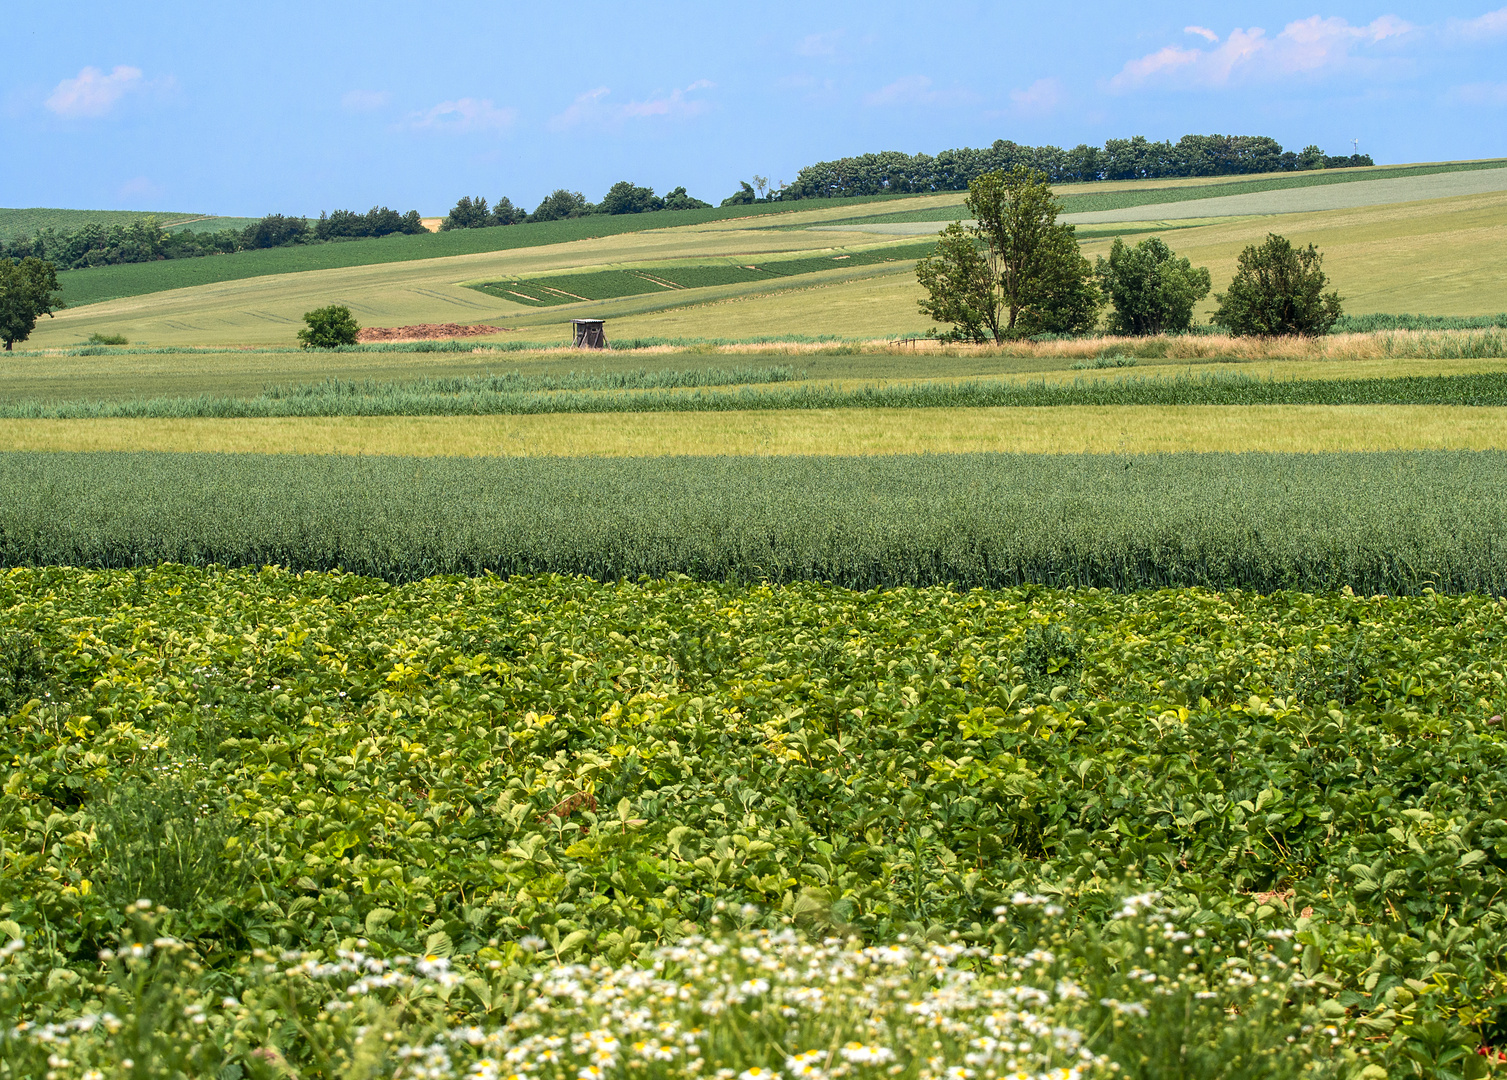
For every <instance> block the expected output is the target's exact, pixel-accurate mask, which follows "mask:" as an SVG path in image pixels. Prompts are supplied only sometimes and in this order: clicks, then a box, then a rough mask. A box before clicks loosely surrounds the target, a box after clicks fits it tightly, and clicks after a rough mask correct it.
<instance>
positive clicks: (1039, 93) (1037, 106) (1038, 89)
mask: <svg viewBox="0 0 1507 1080" xmlns="http://www.w3.org/2000/svg"><path fill="white" fill-rule="evenodd" d="M1062 99H1063V92H1062V83H1061V82H1060V81H1058V80H1057V79H1037V80H1036V81H1035V82H1033V83H1032V84H1031V85H1030V86H1028V87H1026V88H1025V89H1024V90H1011V91H1010V100H1011V101H1012V102H1014V103H1015V109H1016V111H1017V112H1021V113H1027V114H1031V115H1041V114H1043V113H1049V112H1052V111H1053V110H1054V109H1056V108H1057V106H1059V105H1061V104H1062Z"/></svg>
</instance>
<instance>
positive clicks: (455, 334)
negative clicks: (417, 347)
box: [356, 323, 511, 345]
mask: <svg viewBox="0 0 1507 1080" xmlns="http://www.w3.org/2000/svg"><path fill="white" fill-rule="evenodd" d="M506 333H511V331H510V330H509V329H508V328H507V327H506V326H489V325H488V324H486V323H475V324H474V325H471V326H462V325H460V324H459V323H421V324H420V325H418V326H367V327H363V328H362V329H360V330H358V331H357V332H356V340H357V341H359V342H361V344H363V345H366V344H369V343H371V342H375V341H441V340H443V339H445V338H462V337H486V336H487V335H488V334H506Z"/></svg>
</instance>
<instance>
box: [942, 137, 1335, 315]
mask: <svg viewBox="0 0 1507 1080" xmlns="http://www.w3.org/2000/svg"><path fill="white" fill-rule="evenodd" d="M966 206H967V208H968V212H969V213H970V214H971V215H972V217H973V223H972V224H970V225H964V224H963V223H962V222H961V221H955V222H953V223H952V224H951V225H949V226H947V228H946V229H945V230H944V231H943V232H942V235H941V237H940V238H939V239H938V241H937V246H936V250H935V251H934V252H933V253H932V254H931V255H929V256H927V257H926V258H924V259H921V260H920V261H919V262H918V263H917V264H916V279H917V281H918V282H919V283H920V284H921V286H922V288H924V289H925V290H926V297H925V298H924V299H922V300H921V302H920V308H921V311H922V313H923V314H927V315H930V316H931V317H932V318H933V319H935V320H936V321H937V322H940V323H950V324H951V326H952V328H951V329H950V330H948V331H947V332H946V333H945V334H943V335H942V336H943V338H944V339H946V340H954V341H974V342H985V341H989V340H991V339H992V340H993V341H994V342H996V343H1002V342H1004V341H1006V340H1008V339H1010V338H1017V337H1026V336H1030V335H1034V334H1042V333H1052V334H1081V333H1087V332H1090V331H1092V330H1094V329H1095V328H1096V327H1097V326H1098V323H1099V314H1100V311H1101V309H1102V308H1103V307H1104V305H1105V304H1106V303H1107V304H1108V305H1109V306H1110V315H1109V320H1108V330H1109V332H1110V333H1114V334H1128V335H1145V334H1164V333H1183V332H1186V331H1187V330H1189V329H1190V328H1191V327H1192V324H1193V309H1194V308H1195V307H1196V306H1197V304H1198V302H1199V301H1201V300H1203V299H1204V298H1205V297H1207V296H1208V295H1209V290H1210V288H1211V287H1212V280H1211V278H1210V276H1209V271H1208V269H1207V268H1206V267H1202V266H1199V267H1195V266H1193V264H1192V263H1191V262H1190V261H1189V260H1188V259H1187V258H1186V257H1183V258H1179V257H1178V256H1177V254H1176V253H1175V252H1174V251H1173V250H1172V249H1171V248H1170V247H1168V246H1167V243H1166V242H1165V241H1164V240H1162V239H1161V238H1160V237H1150V238H1148V239H1145V240H1142V241H1141V242H1139V243H1138V244H1135V245H1133V246H1132V245H1128V244H1126V243H1125V241H1124V240H1122V239H1118V238H1117V239H1116V240H1115V242H1114V244H1113V246H1112V247H1111V248H1110V252H1109V258H1107V259H1106V258H1103V257H1100V258H1099V260H1098V262H1097V264H1096V265H1092V266H1091V265H1090V264H1089V261H1088V260H1087V259H1086V258H1084V256H1083V254H1082V253H1081V252H1080V251H1079V249H1078V241H1077V238H1076V237H1075V236H1074V231H1073V226H1071V225H1066V224H1059V223H1058V221H1057V215H1058V214H1059V213H1060V212H1061V208H1062V204H1061V203H1060V202H1058V201H1057V199H1056V197H1055V196H1054V195H1053V194H1052V190H1051V185H1050V184H1049V183H1048V182H1047V178H1046V176H1045V174H1044V173H1041V172H1038V171H1036V170H1033V169H1028V168H1026V167H1025V166H1019V165H1018V166H1016V167H1015V168H1014V169H1011V170H1010V171H1009V172H1006V171H1004V170H997V171H995V172H989V173H984V174H983V175H981V176H977V177H975V178H974V180H973V182H972V183H971V184H969V186H968V198H967V200H966ZM1328 285H1329V278H1328V277H1327V275H1325V273H1324V271H1323V256H1322V255H1321V254H1320V253H1319V251H1318V249H1317V248H1316V247H1314V246H1313V245H1312V244H1310V245H1309V246H1308V247H1307V248H1295V247H1294V246H1293V245H1292V244H1291V242H1289V241H1288V240H1286V239H1285V238H1283V237H1281V236H1277V235H1275V234H1271V235H1268V236H1267V238H1266V241H1265V242H1264V243H1263V244H1260V245H1254V244H1253V245H1251V246H1249V247H1247V248H1246V249H1245V251H1244V252H1242V253H1241V255H1240V259H1239V263H1238V266H1237V269H1236V273H1235V278H1234V280H1233V281H1232V282H1231V284H1230V288H1229V291H1228V292H1226V293H1223V294H1220V295H1218V296H1216V297H1215V299H1216V300H1217V301H1218V304H1219V307H1218V310H1217V311H1216V312H1215V313H1214V316H1213V319H1212V322H1213V323H1214V324H1215V325H1217V326H1223V327H1225V328H1226V329H1227V330H1229V331H1230V332H1231V333H1233V334H1236V335H1263V336H1272V335H1279V334H1308V335H1312V334H1324V333H1328V332H1329V330H1330V329H1331V328H1332V327H1333V326H1334V324H1335V323H1336V322H1337V321H1338V320H1339V318H1340V317H1341V315H1342V310H1341V303H1340V296H1339V294H1338V293H1337V292H1334V291H1333V290H1328V288H1327V287H1328ZM1326 290H1327V291H1326Z"/></svg>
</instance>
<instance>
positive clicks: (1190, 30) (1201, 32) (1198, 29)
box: [1183, 26, 1219, 41]
mask: <svg viewBox="0 0 1507 1080" xmlns="http://www.w3.org/2000/svg"><path fill="white" fill-rule="evenodd" d="M1183 33H1185V34H1197V35H1198V36H1199V37H1201V38H1203V39H1204V40H1205V41H1218V40H1219V35H1218V34H1216V33H1214V31H1212V30H1210V29H1209V28H1208V27H1207V26H1185V27H1183Z"/></svg>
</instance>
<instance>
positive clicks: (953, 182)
mask: <svg viewBox="0 0 1507 1080" xmlns="http://www.w3.org/2000/svg"><path fill="white" fill-rule="evenodd" d="M1374 164H1375V162H1373V161H1372V160H1371V155H1369V154H1352V155H1349V156H1340V157H1335V156H1332V155H1329V154H1325V153H1324V152H1323V151H1322V150H1320V149H1319V148H1318V147H1317V146H1307V147H1304V148H1303V149H1302V150H1300V151H1298V152H1297V153H1294V152H1292V151H1290V150H1284V149H1282V144H1281V143H1279V142H1277V140H1276V139H1273V138H1269V137H1267V136H1265V135H1184V136H1183V137H1182V138H1181V139H1179V140H1178V141H1177V142H1175V143H1173V142H1167V141H1166V140H1163V141H1161V142H1151V141H1149V140H1147V139H1146V138H1144V137H1143V136H1139V135H1137V136H1135V137H1134V138H1131V139H1110V140H1109V141H1107V142H1106V143H1105V144H1104V145H1103V147H1097V146H1088V145H1087V144H1083V145H1079V146H1075V147H1073V148H1072V149H1071V150H1064V149H1062V148H1061V147H1058V146H1022V145H1020V144H1019V143H1014V142H1010V141H1009V140H1007V139H997V140H995V142H994V143H993V145H991V146H988V147H985V148H982V149H973V148H971V147H962V148H960V149H956V150H943V151H941V152H940V153H938V154H936V155H935V156H933V155H931V154H905V153H902V152H900V151H896V150H891V151H886V152H884V153H879V154H861V155H859V156H857V157H846V158H838V159H837V160H836V161H819V162H817V163H816V164H815V165H808V166H806V167H805V168H803V169H801V170H800V172H799V173H797V174H796V178H795V181H794V182H793V183H791V184H787V185H785V186H783V187H781V188H779V189H778V190H777V191H775V192H773V193H772V194H771V196H770V197H771V198H775V199H820V198H836V197H839V196H846V195H884V194H891V193H894V194H923V193H925V192H929V191H964V190H967V188H968V185H969V183H970V182H971V181H972V180H973V179H974V178H975V177H978V176H982V175H983V174H985V173H989V172H996V171H999V170H1004V171H1005V172H1009V171H1010V170H1011V169H1014V168H1016V167H1017V166H1022V167H1025V168H1028V169H1033V170H1035V171H1036V172H1039V173H1043V174H1044V175H1045V176H1046V177H1047V179H1048V180H1049V181H1051V182H1052V183H1054V184H1080V183H1089V182H1092V181H1097V180H1152V179H1160V178H1165V177H1179V176H1242V175H1247V174H1250V173H1270V172H1302V171H1305V170H1309V169H1338V168H1350V167H1354V166H1360V165H1374ZM744 186H745V187H747V185H746V184H745V185H744ZM750 194H751V191H750Z"/></svg>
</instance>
